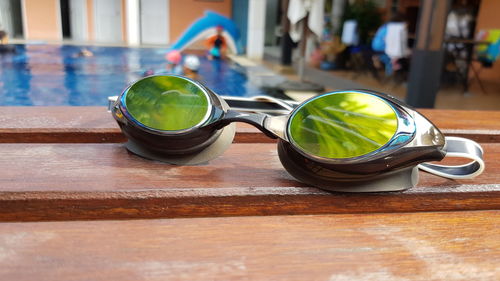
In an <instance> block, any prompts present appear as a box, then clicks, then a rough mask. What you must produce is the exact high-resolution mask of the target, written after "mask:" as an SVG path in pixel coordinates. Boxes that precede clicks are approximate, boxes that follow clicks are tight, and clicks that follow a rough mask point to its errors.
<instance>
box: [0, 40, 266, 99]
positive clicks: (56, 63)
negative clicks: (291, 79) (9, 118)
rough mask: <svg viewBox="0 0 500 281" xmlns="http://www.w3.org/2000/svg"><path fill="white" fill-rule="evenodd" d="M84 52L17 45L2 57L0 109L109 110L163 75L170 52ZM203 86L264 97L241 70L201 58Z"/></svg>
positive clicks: (76, 48)
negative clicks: (141, 83) (131, 88)
mask: <svg viewBox="0 0 500 281" xmlns="http://www.w3.org/2000/svg"><path fill="white" fill-rule="evenodd" d="M82 48H83V47H82V46H69V45H41V44H32V45H16V49H17V52H16V54H4V55H0V106H6V105H14V106H30V105H42V106H58V105H76V106H84V105H107V97H108V96H113V95H119V94H120V93H121V92H122V90H123V89H124V88H126V86H127V85H128V84H130V83H131V82H133V81H135V80H137V79H139V78H141V76H142V74H143V73H144V71H145V70H147V69H153V70H154V71H156V72H160V71H164V70H165V66H166V62H165V58H164V56H165V53H166V49H158V48H154V49H153V48H126V47H94V46H88V47H85V48H87V49H88V50H90V51H92V52H93V54H94V56H92V57H76V56H75V54H77V53H78V52H79V51H80V50H82ZM200 60H201V67H200V71H199V74H200V81H201V82H203V83H204V84H205V85H206V86H208V87H209V88H211V89H212V90H214V91H215V92H216V93H219V94H222V95H232V96H254V95H261V94H264V92H263V91H262V90H261V89H259V88H258V87H256V86H254V85H252V84H251V83H249V82H248V81H247V79H246V77H245V75H244V74H243V73H242V72H241V71H240V70H239V69H238V67H237V66H234V65H231V64H230V63H227V62H224V61H209V60H207V59H205V58H203V57H200Z"/></svg>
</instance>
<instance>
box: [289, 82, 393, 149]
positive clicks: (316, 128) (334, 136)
mask: <svg viewBox="0 0 500 281" xmlns="http://www.w3.org/2000/svg"><path fill="white" fill-rule="evenodd" d="M397 120H398V119H397V115H396V112H395V111H394V109H393V108H392V107H391V106H390V105H389V104H388V103H387V102H385V101H384V100H382V99H381V98H379V97H377V96H375V95H371V94H366V93H360V92H354V91H353V92H337V93H330V94H325V95H323V96H320V97H318V98H316V99H313V100H311V101H309V102H307V103H306V104H304V105H302V106H301V107H300V108H299V109H298V110H297V111H296V112H295V113H294V114H293V116H292V117H291V120H290V122H289V127H288V134H289V138H290V141H291V142H292V143H293V144H294V145H295V146H297V147H299V148H300V149H301V150H302V151H304V152H306V153H308V154H311V155H314V156H319V157H323V158H330V159H338V158H352V157H358V156H362V155H365V154H368V153H370V152H373V151H375V150H377V149H379V148H381V147H383V146H384V145H385V144H386V143H387V142H388V141H389V140H390V139H391V138H392V137H393V136H394V134H395V133H396V130H397V127H398V121H397Z"/></svg>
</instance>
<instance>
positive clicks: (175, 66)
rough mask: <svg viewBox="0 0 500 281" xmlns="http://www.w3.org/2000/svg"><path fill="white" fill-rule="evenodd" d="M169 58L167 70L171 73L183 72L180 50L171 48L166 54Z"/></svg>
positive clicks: (166, 57) (167, 58)
mask: <svg viewBox="0 0 500 281" xmlns="http://www.w3.org/2000/svg"><path fill="white" fill-rule="evenodd" d="M165 59H166V60H167V66H166V70H167V73H170V74H181V73H182V66H181V61H182V54H181V52H180V51H178V50H171V51H169V52H168V53H167V54H166V55H165Z"/></svg>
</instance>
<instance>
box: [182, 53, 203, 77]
mask: <svg viewBox="0 0 500 281" xmlns="http://www.w3.org/2000/svg"><path fill="white" fill-rule="evenodd" d="M199 69H200V59H199V58H198V57H197V56H195V55H188V56H186V57H185V58H184V63H183V72H184V76H186V77H187V78H190V79H193V80H199V75H198V70H199Z"/></svg>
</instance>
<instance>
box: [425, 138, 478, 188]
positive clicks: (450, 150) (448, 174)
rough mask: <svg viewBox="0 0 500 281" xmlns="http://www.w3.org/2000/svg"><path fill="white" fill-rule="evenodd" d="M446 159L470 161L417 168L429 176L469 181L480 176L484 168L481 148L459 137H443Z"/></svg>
mask: <svg viewBox="0 0 500 281" xmlns="http://www.w3.org/2000/svg"><path fill="white" fill-rule="evenodd" d="M445 139H446V146H445V150H446V157H460V158H467V159H471V160H472V161H470V162H468V163H466V164H463V165H438V164H430V163H422V164H419V165H418V167H419V168H420V169H421V170H423V171H426V172H429V173H431V174H434V175H437V176H441V177H444V178H449V179H470V178H474V177H476V176H478V175H480V174H481V173H482V172H483V170H484V167H485V164H484V160H483V148H482V147H481V146H480V145H479V144H478V143H477V142H475V141H473V140H470V139H466V138H460V137H445Z"/></svg>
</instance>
